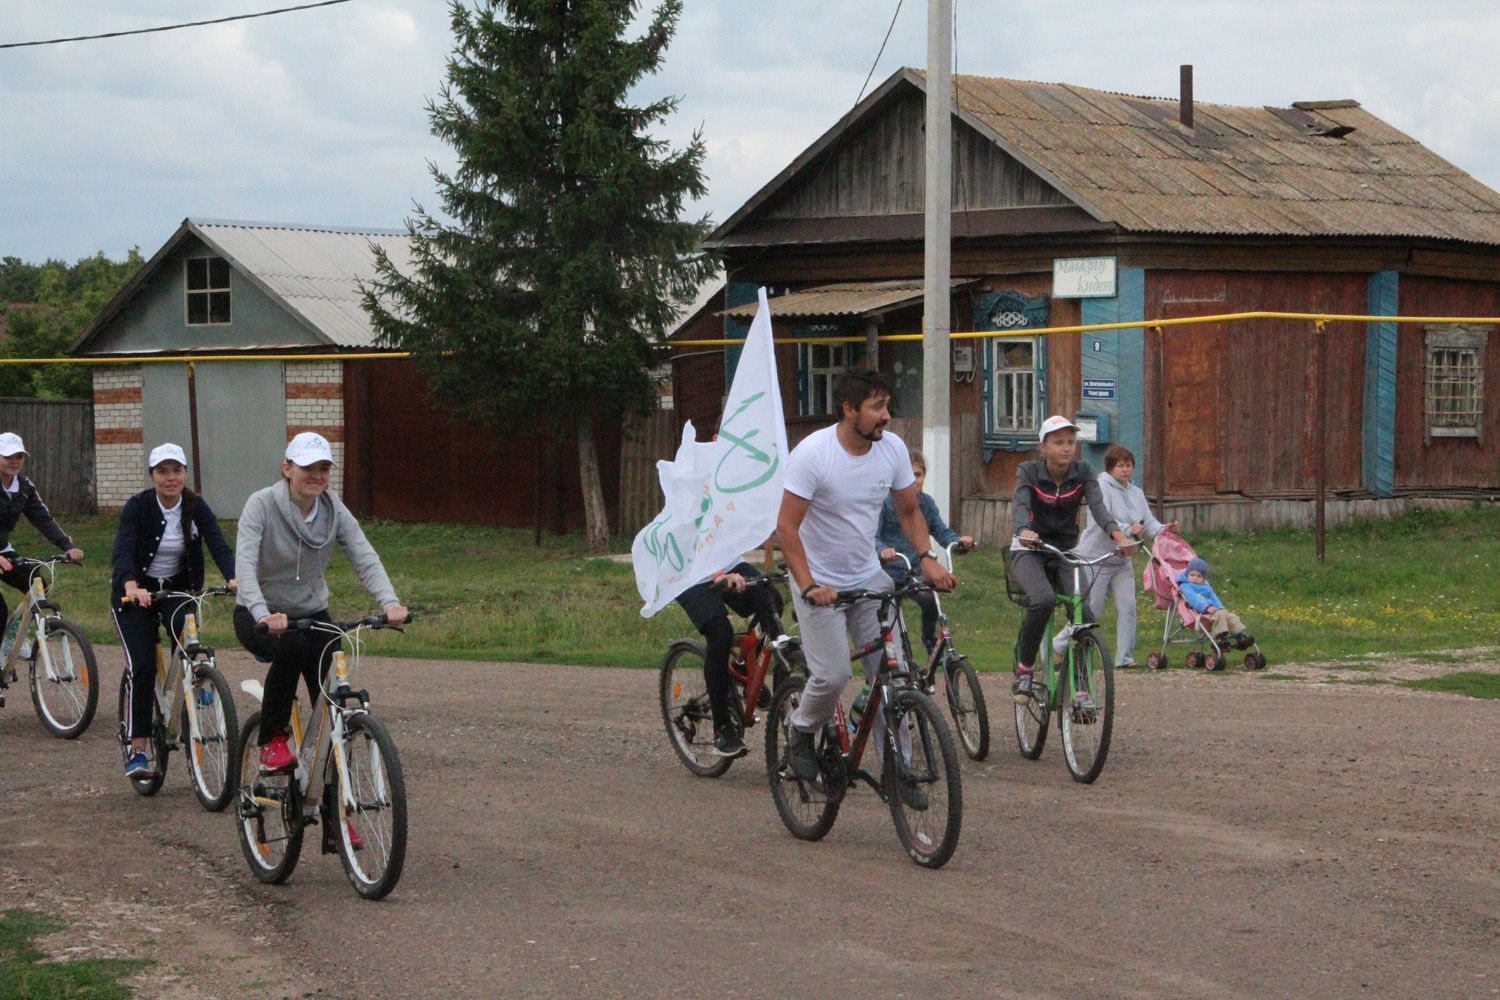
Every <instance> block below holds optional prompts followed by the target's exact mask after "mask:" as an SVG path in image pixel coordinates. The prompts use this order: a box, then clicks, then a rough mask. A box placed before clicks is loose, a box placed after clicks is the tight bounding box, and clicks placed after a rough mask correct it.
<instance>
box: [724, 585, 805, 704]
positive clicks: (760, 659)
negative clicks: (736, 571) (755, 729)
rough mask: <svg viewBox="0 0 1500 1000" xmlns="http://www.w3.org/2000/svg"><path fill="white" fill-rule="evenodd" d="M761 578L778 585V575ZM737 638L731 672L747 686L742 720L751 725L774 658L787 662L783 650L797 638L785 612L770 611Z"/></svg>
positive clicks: (731, 657) (737, 635) (754, 620)
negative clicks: (785, 624) (785, 619)
mask: <svg viewBox="0 0 1500 1000" xmlns="http://www.w3.org/2000/svg"><path fill="white" fill-rule="evenodd" d="M761 579H762V580H764V581H766V582H764V583H760V584H756V585H758V586H762V587H767V588H770V587H772V586H774V585H775V581H776V577H774V576H771V577H762V578H761ZM734 642H735V645H734V646H733V647H731V655H730V657H729V676H730V678H731V679H733V680H735V681H738V682H739V683H740V684H741V685H743V686H744V689H745V700H744V704H743V705H741V706H740V722H741V724H742V725H743V726H745V727H746V728H748V727H750V726H752V725H754V724H755V710H756V708H757V706H758V705H759V703H760V694H761V691H762V690H764V689H765V686H766V674H767V673H768V672H769V671H770V669H771V663H772V661H773V660H779V661H781V663H783V664H785V662H786V661H785V658H784V657H783V656H782V654H781V651H782V650H783V649H785V648H786V647H787V646H792V645H795V644H796V642H797V640H796V639H795V638H793V637H792V636H789V635H787V634H786V629H785V628H784V627H783V626H782V623H781V616H780V615H778V614H776V613H775V612H774V611H768V612H765V613H764V615H760V614H757V615H756V616H754V618H752V619H751V622H750V627H749V628H748V629H746V630H745V631H744V632H741V633H738V634H736V635H735V637H734ZM736 649H737V650H738V652H739V653H740V659H739V662H736V658H735V656H734V655H733V652H734V651H735V650H736Z"/></svg>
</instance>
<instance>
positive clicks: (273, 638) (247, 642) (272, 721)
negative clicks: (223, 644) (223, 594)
mask: <svg viewBox="0 0 1500 1000" xmlns="http://www.w3.org/2000/svg"><path fill="white" fill-rule="evenodd" d="M306 617H309V618H316V619H317V620H318V621H320V622H331V621H333V619H332V618H329V617H328V609H327V608H324V609H323V610H322V611H318V612H316V613H314V614H311V615H308V616H306ZM255 624H256V623H255V619H254V618H252V617H250V610H249V609H248V608H244V607H236V608H235V609H234V634H235V638H237V639H239V640H240V645H241V646H244V647H245V648H246V649H248V650H249V651H250V652H252V653H254V654H255V655H256V656H257V657H259V658H260V659H262V660H270V661H271V666H270V669H268V670H267V671H266V691H265V696H264V697H263V698H262V699H261V705H260V735H259V736H258V737H257V739H256V743H257V744H259V745H260V746H265V745H266V743H267V742H269V741H270V739H271V737H273V736H275V735H276V734H278V733H281V734H283V735H284V734H285V733H286V732H287V725H288V723H290V722H291V719H292V702H294V701H296V700H297V678H298V677H299V676H301V677H302V678H303V679H304V680H305V681H307V694H308V697H310V698H311V699H312V700H313V707H314V708H316V707H317V704H318V692H319V691H320V690H321V689H322V683H323V677H324V676H325V675H326V674H327V673H328V665H329V664H330V663H332V662H333V652H334V650H336V649H338V648H339V642H338V637H337V636H335V635H332V634H331V633H328V632H316V631H306V632H303V631H296V630H288V631H286V632H283V633H281V635H259V634H257V633H256V631H255Z"/></svg>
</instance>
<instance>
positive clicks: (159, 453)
mask: <svg viewBox="0 0 1500 1000" xmlns="http://www.w3.org/2000/svg"><path fill="white" fill-rule="evenodd" d="M163 462H176V463H177V464H179V465H182V466H184V467H185V466H186V465H187V456H186V455H184V454H183V452H182V449H181V448H180V447H178V446H177V445H175V444H173V443H172V442H170V441H168V442H167V443H166V444H159V445H157V446H156V447H155V448H152V449H151V457H150V458H148V459H147V460H146V468H148V469H154V468H156V467H157V466H158V465H160V464H161V463H163Z"/></svg>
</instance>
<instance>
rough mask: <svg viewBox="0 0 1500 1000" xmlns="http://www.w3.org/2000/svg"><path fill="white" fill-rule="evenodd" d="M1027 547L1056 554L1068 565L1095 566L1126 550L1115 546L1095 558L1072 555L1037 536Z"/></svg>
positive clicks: (1123, 553) (1023, 542)
mask: <svg viewBox="0 0 1500 1000" xmlns="http://www.w3.org/2000/svg"><path fill="white" fill-rule="evenodd" d="M1021 544H1022V545H1026V542H1025V541H1022V542H1021ZM1028 547H1029V548H1030V549H1031V550H1032V551H1041V552H1046V553H1048V554H1050V555H1054V556H1057V557H1059V558H1061V559H1062V561H1063V562H1065V563H1067V564H1068V565H1070V566H1096V565H1098V564H1099V563H1102V562H1103V561H1104V560H1106V559H1113V558H1114V557H1115V556H1117V555H1125V554H1126V552H1125V550H1124V549H1121V548H1118V547H1117V548H1115V549H1112V550H1111V551H1109V552H1106V553H1104V555H1102V556H1100V557H1099V558H1097V559H1085V558H1083V557H1082V556H1078V555H1074V554H1073V553H1072V552H1064V551H1063V550H1062V549H1060V548H1058V547H1057V546H1055V545H1048V544H1047V543H1046V542H1044V541H1042V540H1041V539H1040V538H1038V539H1036V540H1035V541H1033V542H1032V543H1031V545H1030V546H1028ZM1131 548H1132V549H1133V548H1135V546H1134V545H1132V546H1131Z"/></svg>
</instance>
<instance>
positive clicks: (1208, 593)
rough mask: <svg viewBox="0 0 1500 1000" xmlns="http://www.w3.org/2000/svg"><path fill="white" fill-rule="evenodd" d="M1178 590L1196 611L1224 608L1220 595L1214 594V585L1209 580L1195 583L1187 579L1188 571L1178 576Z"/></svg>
mask: <svg viewBox="0 0 1500 1000" xmlns="http://www.w3.org/2000/svg"><path fill="white" fill-rule="evenodd" d="M1177 589H1178V590H1180V591H1182V597H1183V599H1184V600H1186V601H1187V605H1188V607H1190V608H1192V609H1193V610H1194V611H1207V610H1208V609H1209V608H1222V607H1223V606H1224V602H1223V601H1221V600H1219V595H1218V594H1215V593H1214V588H1213V585H1212V584H1210V583H1209V582H1208V581H1207V580H1204V581H1203V582H1202V583H1193V582H1192V581H1191V580H1189V579H1188V578H1187V570H1183V571H1182V572H1181V573H1178V574H1177Z"/></svg>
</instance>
